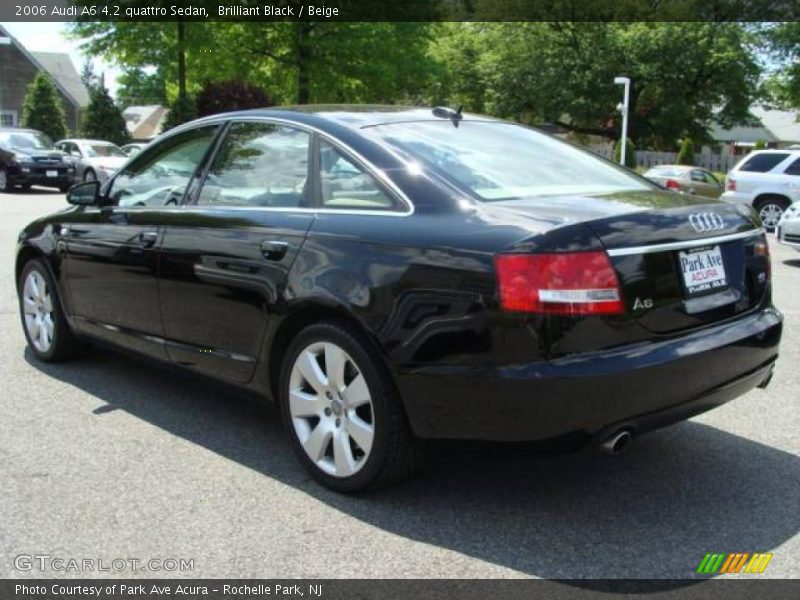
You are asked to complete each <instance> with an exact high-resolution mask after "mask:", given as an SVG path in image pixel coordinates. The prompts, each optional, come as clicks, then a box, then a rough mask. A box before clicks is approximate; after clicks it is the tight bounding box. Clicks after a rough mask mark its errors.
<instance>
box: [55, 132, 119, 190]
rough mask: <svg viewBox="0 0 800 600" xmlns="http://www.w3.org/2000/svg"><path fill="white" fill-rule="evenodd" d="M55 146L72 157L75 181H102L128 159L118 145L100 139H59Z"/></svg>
mask: <svg viewBox="0 0 800 600" xmlns="http://www.w3.org/2000/svg"><path fill="white" fill-rule="evenodd" d="M56 148H58V149H59V150H61V151H63V152H64V153H66V154H68V155H69V156H70V157H71V158H72V159H73V164H74V165H75V179H76V180H77V181H99V182H101V183H102V182H104V181H106V180H107V179H108V178H109V177H111V176H112V175H113V174H114V173H116V172H117V170H119V168H120V167H121V166H122V165H124V164H125V162H126V161H127V160H128V155H127V154H125V153H124V152H123V151H122V149H121V148H120V147H119V146H117V145H116V144H112V143H111V142H104V141H102V140H82V139H69V140H61V141H60V142H56Z"/></svg>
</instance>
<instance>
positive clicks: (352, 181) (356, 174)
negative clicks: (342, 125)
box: [319, 140, 397, 210]
mask: <svg viewBox="0 0 800 600" xmlns="http://www.w3.org/2000/svg"><path fill="white" fill-rule="evenodd" d="M319 159H320V160H319V162H320V173H319V176H320V189H321V192H322V207H323V208H342V209H345V208H349V209H362V210H387V209H392V208H397V206H396V202H395V201H394V200H393V199H392V198H391V196H389V195H388V194H386V192H385V191H384V190H383V189H382V188H381V186H380V185H378V182H377V181H376V180H375V178H374V177H373V176H372V175H370V174H369V173H367V172H366V171H365V170H364V169H363V168H362V167H361V166H359V165H357V164H356V163H355V162H353V161H352V160H351V159H350V158H348V157H347V156H345V155H344V154H343V153H342V152H341V151H340V150H338V149H337V148H335V147H334V146H332V145H331V144H329V143H328V142H326V141H324V140H323V141H320V145H319Z"/></svg>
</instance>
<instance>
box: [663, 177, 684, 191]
mask: <svg viewBox="0 0 800 600" xmlns="http://www.w3.org/2000/svg"><path fill="white" fill-rule="evenodd" d="M664 185H665V186H666V187H667V189H670V190H679V189H681V184H679V183H678V182H677V181H675V180H674V179H667V182H666V183H665V184H664Z"/></svg>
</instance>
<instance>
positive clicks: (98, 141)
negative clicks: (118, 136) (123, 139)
mask: <svg viewBox="0 0 800 600" xmlns="http://www.w3.org/2000/svg"><path fill="white" fill-rule="evenodd" d="M64 142H73V143H80V144H103V145H107V146H116V144H115V143H114V142H109V141H107V140H89V139H85V138H65V139H63V140H58V141H57V142H56V144H61V143H64Z"/></svg>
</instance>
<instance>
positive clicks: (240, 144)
mask: <svg viewBox="0 0 800 600" xmlns="http://www.w3.org/2000/svg"><path fill="white" fill-rule="evenodd" d="M309 140H310V136H309V134H308V133H306V132H304V131H300V130H298V129H293V128H291V127H284V126H282V125H274V124H272V123H234V124H233V125H231V128H230V130H229V131H228V134H227V136H226V137H225V140H224V142H223V143H222V146H221V147H220V149H219V152H217V155H216V157H215V158H214V164H213V165H211V169H210V170H209V172H208V176H207V177H206V180H205V182H204V183H203V189H202V190H201V191H200V197H199V198H198V200H197V203H198V204H205V205H209V204H210V205H214V206H268V207H300V206H309V205H310V204H311V200H310V186H309V185H308V153H309Z"/></svg>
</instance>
